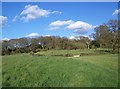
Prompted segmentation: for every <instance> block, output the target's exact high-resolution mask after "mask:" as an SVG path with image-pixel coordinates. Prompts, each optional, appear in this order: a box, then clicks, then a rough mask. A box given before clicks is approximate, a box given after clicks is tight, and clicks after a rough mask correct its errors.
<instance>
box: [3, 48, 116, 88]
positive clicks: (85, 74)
mask: <svg viewBox="0 0 120 89" xmlns="http://www.w3.org/2000/svg"><path fill="white" fill-rule="evenodd" d="M86 52H87V53H95V55H87V56H86V55H84V56H74V55H79V54H80V53H86ZM100 52H101V51H100ZM100 52H97V51H95V50H82V51H81V50H49V51H43V52H38V53H36V54H44V56H38V55H35V56H32V55H30V54H29V53H28V54H27V53H23V54H15V55H6V56H3V57H2V85H3V86H4V87H7V86H11V87H117V86H118V54H111V53H107V52H104V53H103V52H102V53H100ZM66 53H67V54H72V56H71V57H66V56H63V55H64V54H66ZM59 54H61V55H62V56H61V55H59ZM56 55H58V56H56Z"/></svg>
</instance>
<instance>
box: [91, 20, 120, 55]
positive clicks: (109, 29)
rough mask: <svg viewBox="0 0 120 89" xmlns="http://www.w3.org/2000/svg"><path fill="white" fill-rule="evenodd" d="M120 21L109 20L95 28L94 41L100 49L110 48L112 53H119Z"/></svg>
mask: <svg viewBox="0 0 120 89" xmlns="http://www.w3.org/2000/svg"><path fill="white" fill-rule="evenodd" d="M119 33H120V21H118V20H109V21H108V22H107V23H105V24H103V25H100V26H98V27H96V28H95V34H93V37H94V40H95V41H96V43H98V44H99V46H100V47H101V48H112V49H113V52H118V53H119V52H120V44H119V42H120V39H119V38H120V37H119Z"/></svg>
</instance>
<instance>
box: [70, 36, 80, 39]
mask: <svg viewBox="0 0 120 89" xmlns="http://www.w3.org/2000/svg"><path fill="white" fill-rule="evenodd" d="M69 39H70V40H80V37H79V36H70V37H69Z"/></svg>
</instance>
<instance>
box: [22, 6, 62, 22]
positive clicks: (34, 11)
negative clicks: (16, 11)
mask: <svg viewBox="0 0 120 89" xmlns="http://www.w3.org/2000/svg"><path fill="white" fill-rule="evenodd" d="M50 14H61V12H59V11H50V10H44V9H41V8H39V7H38V5H26V6H25V8H24V10H23V11H22V12H21V14H20V16H21V20H23V21H25V22H28V21H30V20H34V19H37V18H40V17H48V16H49V15H50Z"/></svg>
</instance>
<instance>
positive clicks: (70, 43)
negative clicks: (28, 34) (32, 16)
mask: <svg viewBox="0 0 120 89" xmlns="http://www.w3.org/2000/svg"><path fill="white" fill-rule="evenodd" d="M119 26H120V25H119V21H117V20H110V21H108V22H107V23H105V24H103V25H100V26H97V27H96V28H95V29H94V30H95V33H93V34H92V35H91V36H92V37H93V38H94V40H90V39H89V38H88V37H83V36H79V37H77V38H79V39H76V40H75V39H74V40H70V39H68V38H66V37H62V38H61V37H59V36H49V37H42V36H40V37H37V38H20V39H11V40H9V41H5V40H4V41H2V53H1V54H2V55H10V54H15V53H29V52H31V51H32V52H34V53H35V52H38V51H41V50H49V49H67V50H71V49H75V50H76V49H86V48H87V49H89V48H98V47H101V48H112V49H113V52H114V51H117V52H119V51H120V49H119V48H120V45H119V42H120V39H119V31H120V27H119Z"/></svg>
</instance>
